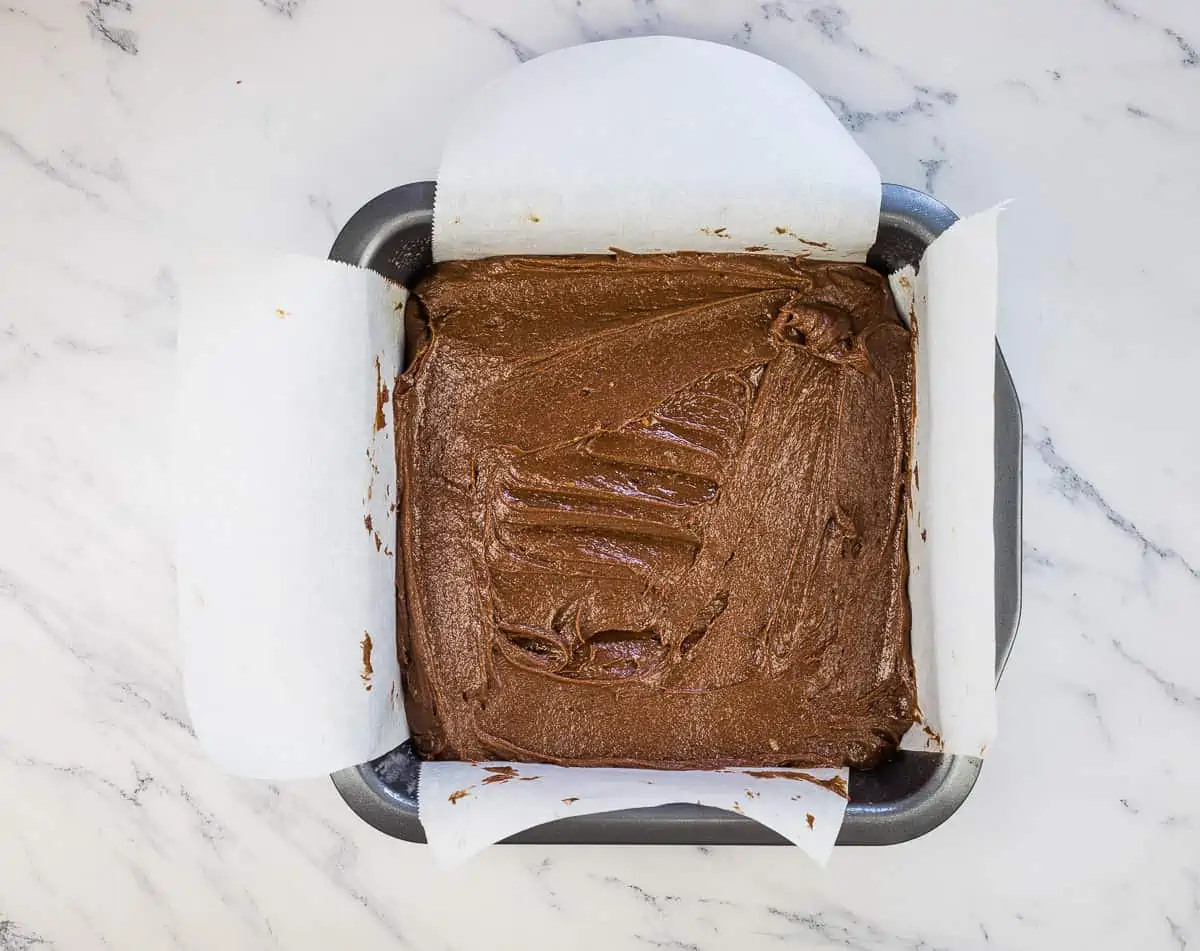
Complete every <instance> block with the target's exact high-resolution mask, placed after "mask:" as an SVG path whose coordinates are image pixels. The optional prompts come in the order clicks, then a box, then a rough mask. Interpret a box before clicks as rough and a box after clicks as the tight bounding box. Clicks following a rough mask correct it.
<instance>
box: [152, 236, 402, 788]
mask: <svg viewBox="0 0 1200 951" xmlns="http://www.w3.org/2000/svg"><path fill="white" fill-rule="evenodd" d="M181 291H182V305H183V308H182V316H181V323H180V327H179V366H178V374H179V377H178V380H179V382H178V391H177V412H176V424H175V431H174V433H173V436H174V444H175V457H176V458H175V495H176V504H177V512H178V522H177V527H176V538H177V550H176V567H177V572H178V581H179V629H180V633H181V635H182V638H183V648H184V688H185V690H186V693H187V702H188V710H189V712H190V713H191V718H192V725H193V726H194V727H195V730H196V734H197V736H198V737H199V739H200V742H201V743H202V744H203V745H204V748H205V749H206V750H207V751H208V753H209V755H210V756H212V757H213V758H214V759H215V760H216V761H217V762H218V763H220V765H221V766H223V767H224V768H225V769H227V770H229V771H230V772H234V773H239V774H242V775H246V776H261V777H269V778H276V779H279V778H290V777H298V776H314V775H320V774H322V773H328V772H331V771H333V770H336V769H340V768H342V767H344V766H348V765H351V764H353V763H360V762H363V761H365V760H368V759H372V758H374V757H376V756H380V755H382V754H383V753H386V752H387V751H388V750H391V749H393V748H395V747H396V746H397V745H399V744H400V743H402V742H403V741H404V740H405V739H406V738H407V737H408V728H407V724H406V722H405V719H404V705H403V700H402V696H401V694H400V690H399V674H398V670H397V663H396V646H395V645H396V620H395V614H396V608H395V573H394V565H395V556H394V554H393V551H392V548H393V546H394V544H395V541H394V540H395V538H396V515H395V503H396V458H395V449H394V427H393V420H392V403H391V400H390V399H388V398H386V394H385V393H384V392H383V390H384V388H385V387H386V388H387V390H388V391H389V392H390V389H391V387H392V385H393V383H394V381H395V378H396V375H397V372H398V369H397V367H398V363H399V361H400V359H401V347H402V346H403V336H402V334H401V332H400V314H399V313H397V311H396V308H397V307H398V306H401V304H402V302H403V300H404V299H405V298H406V296H407V292H406V291H405V290H404V289H403V288H400V287H396V286H395V285H392V284H389V283H388V282H387V281H385V280H383V278H381V277H379V276H378V275H376V274H373V273H371V272H369V271H363V270H360V269H358V268H351V267H347V266H346V265H343V264H337V263H334V262H329V261H317V260H309V259H306V258H300V257H284V256H275V257H270V256H251V257H235V256H233V255H207V254H204V255H198V256H196V259H195V261H194V263H193V265H192V267H191V268H190V269H189V272H188V273H185V274H184V275H183V276H182V280H181Z"/></svg>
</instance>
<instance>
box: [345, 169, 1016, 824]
mask: <svg viewBox="0 0 1200 951" xmlns="http://www.w3.org/2000/svg"><path fill="white" fill-rule="evenodd" d="M434 188H435V183H434V182H414V183H412V184H410V185H404V186H401V187H400V188H394V189H392V190H391V191H388V192H385V193H384V194H382V195H380V196H379V197H378V198H375V199H373V200H371V201H370V202H368V203H367V204H366V205H364V206H363V207H362V208H361V209H359V210H358V211H357V212H356V213H355V214H354V216H353V217H352V218H351V219H350V220H349V221H348V222H347V223H346V225H345V227H344V228H342V230H341V233H340V234H339V235H338V236H337V240H336V241H334V244H333V248H332V249H331V250H330V252H329V257H330V258H331V259H333V260H335V261H343V262H345V263H347V264H355V265H358V266H360V267H366V268H370V269H371V270H373V271H376V272H378V273H379V274H381V275H383V276H384V277H386V278H388V279H390V280H392V281H396V282H398V283H401V284H408V283H409V282H410V281H411V280H412V279H413V278H414V277H416V275H417V274H418V273H419V272H420V271H422V270H423V269H424V268H426V267H428V266H429V265H430V264H431V263H432V260H433V255H432V226H433V196H434ZM956 220H957V219H956V216H955V215H954V213H953V212H952V211H950V209H949V208H947V207H946V206H945V205H943V204H942V203H941V202H939V201H937V200H936V199H934V198H931V197H930V196H929V195H926V194H924V193H923V192H919V191H916V190H915V189H911V188H905V187H904V186H901V185H886V184H885V185H884V186H883V201H882V205H881V208H880V214H879V234H878V237H877V238H876V241H875V245H874V247H873V248H872V249H871V252H870V254H869V255H868V256H867V263H868V264H869V265H871V266H872V267H874V268H875V269H876V270H878V271H881V272H883V273H885V274H888V273H891V272H892V271H895V270H897V269H899V268H901V267H903V266H904V265H906V264H913V265H915V264H917V263H918V262H919V261H920V259H921V255H922V254H923V253H924V251H925V248H926V247H928V245H929V244H930V242H931V241H933V239H934V238H936V237H937V236H938V235H939V234H941V233H942V232H943V231H945V230H946V229H947V228H948V227H950V225H951V224H953V223H954V222H955V221H956ZM995 406H996V453H995V455H996V489H995V508H994V523H995V541H996V677H997V679H999V677H1000V674H1001V671H1002V670H1003V669H1004V663H1005V661H1006V660H1007V658H1008V653H1009V651H1010V650H1011V648H1012V644H1013V639H1014V638H1015V636H1016V632H1017V622H1018V619H1019V616H1020V610H1021V407H1020V403H1019V402H1018V401H1017V393H1016V390H1015V389H1014V388H1013V382H1012V377H1011V376H1010V375H1009V372H1008V367H1007V365H1006V364H1005V362H1004V355H1003V354H1002V353H1001V352H1000V347H999V345H997V347H996V398H995ZM981 766H982V760H979V759H975V758H972V757H967V756H950V755H946V754H941V753H915V752H908V751H904V750H901V751H899V752H897V753H896V755H895V756H894V757H893V758H892V759H891V760H890V761H889V762H887V763H884V764H883V765H881V766H878V767H876V768H874V769H871V770H851V772H850V802H849V805H848V806H847V808H846V818H845V821H844V823H843V824H842V829H841V832H840V834H839V835H838V840H837V844H838V845H891V844H894V843H897V842H905V841H908V840H909V839H915V838H917V837H918V836H920V835H924V834H925V833H926V832H928V831H929V830H931V829H933V828H935V827H936V826H938V825H940V824H941V823H943V822H945V821H946V820H947V819H948V818H950V816H951V815H953V814H954V812H955V810H957V809H958V807H959V806H961V805H962V803H963V802H964V801H965V800H966V798H967V796H968V795H969V794H970V792H971V788H972V787H973V786H974V785H975V780H976V777H978V775H979V770H980V768H981ZM419 771H420V760H419V759H418V757H417V755H416V753H415V752H414V750H413V749H412V746H411V744H410V743H404V744H403V745H402V746H399V747H397V748H396V749H395V750H393V751H392V752H390V753H388V754H387V755H385V756H382V757H380V758H379V759H377V760H374V761H372V762H370V763H363V764H361V765H359V766H354V767H351V768H349V769H343V770H340V771H339V772H337V773H334V774H333V777H332V779H333V783H334V785H335V786H336V787H337V790H338V792H339V793H341V795H342V798H343V799H345V800H346V802H347V803H348V804H349V806H350V808H351V809H353V810H354V811H355V812H356V813H357V814H358V815H359V816H360V817H361V818H362V819H364V820H365V821H366V822H368V823H369V824H371V825H373V826H374V827H375V828H376V829H379V830H380V831H381V832H386V833H387V834H388V835H392V836H395V837H397V838H400V839H405V840H407V841H409V842H424V841H425V830H424V829H423V828H422V827H421V822H420V820H419V819H418V818H417V799H418V795H419V791H418V788H417V779H418V775H419ZM505 841H506V842H521V843H562V844H568V843H579V844H590V843H611V844H618V843H628V844H642V845H645V844H663V845H668V844H670V845H786V844H788V842H787V840H786V839H784V838H783V837H782V836H780V835H778V834H777V833H775V832H773V831H771V830H770V829H768V828H766V827H765V826H761V825H759V824H758V823H756V822H754V821H753V820H751V819H747V818H744V817H742V816H739V815H736V814H734V813H732V812H727V811H725V810H721V809H713V808H709V807H706V806H697V805H693V804H684V803H680V804H674V805H664V806H654V807H651V808H646V809H629V810H625V811H622V812H607V813H600V814H597V815H589V816H579V817H575V818H569V819H559V820H557V821H555V822H549V823H546V824H545V825H541V826H537V827H536V828H532V829H526V830H525V831H523V832H519V833H517V834H516V835H514V836H512V837H510V838H508V839H506V840H505Z"/></svg>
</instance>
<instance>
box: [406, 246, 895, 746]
mask: <svg viewBox="0 0 1200 951" xmlns="http://www.w3.org/2000/svg"><path fill="white" fill-rule="evenodd" d="M415 294H416V297H417V299H418V300H419V305H418V306H419V307H420V308H423V316H424V318H425V319H426V320H427V321H428V333H427V334H426V336H425V339H424V341H423V342H422V343H421V345H420V347H419V348H418V350H417V353H416V355H415V357H414V360H413V363H412V365H411V366H410V368H409V370H408V372H407V373H406V375H405V377H404V378H403V379H402V380H401V383H400V386H399V387H398V391H397V393H396V396H395V400H396V410H397V411H396V419H397V421H398V423H397V425H398V429H399V433H398V439H397V444H398V449H397V452H398V455H399V463H400V473H401V480H402V492H401V508H400V521H399V536H400V537H399V543H400V549H399V551H400V552H401V553H402V556H403V557H402V567H401V571H402V575H403V576H402V578H401V585H400V587H401V589H402V591H403V592H404V594H403V597H402V599H401V603H400V609H399V615H400V652H401V665H402V668H403V670H404V672H405V689H406V697H407V711H408V717H409V722H410V724H411V727H412V731H413V736H414V740H415V742H416V745H417V748H418V749H419V750H420V752H421V753H422V754H424V755H425V756H428V757H434V758H440V759H464V760H487V759H510V760H534V761H544V762H551V763H562V764H573V765H621V766H654V767H669V768H685V767H686V768H707V767H720V766H729V765H754V766H785V765H787V766H792V765H794V766H840V765H852V766H867V765H870V764H873V763H875V762H877V761H878V760H880V759H881V758H882V757H883V756H885V755H886V754H887V753H888V752H889V751H891V750H892V749H894V747H895V745H896V743H897V742H898V740H899V738H900V736H901V735H902V734H903V733H904V731H905V730H906V729H907V728H908V726H909V725H910V724H911V723H912V721H913V715H914V710H915V703H914V699H915V688H914V676H913V666H912V655H911V651H910V648H909V603H908V595H907V590H906V585H907V579H908V561H907V557H906V554H905V507H906V504H907V488H906V483H907V478H906V470H907V464H908V451H909V428H910V422H911V418H912V409H913V407H912V400H913V341H912V336H911V334H910V333H909V331H908V330H907V329H906V328H905V327H904V326H903V325H902V324H901V323H900V321H899V319H898V318H897V316H896V312H895V307H894V304H893V302H892V298H891V295H890V292H889V291H888V287H887V283H886V281H885V280H884V279H883V278H882V277H881V276H880V275H878V274H876V273H875V272H873V271H871V270H870V269H868V268H866V267H862V266H859V265H849V264H818V263H807V262H804V261H801V260H793V259H790V258H782V257H761V256H752V255H736V254H696V253H677V254H661V255H645V256H639V255H630V254H623V253H617V254H615V255H611V256H579V257H560V258H530V257H525V258H522V257H502V258H492V259H488V260H483V261H461V262H451V263H448V264H441V265H438V266H436V267H435V268H433V269H432V270H431V271H430V272H428V274H427V275H426V276H425V277H424V278H423V279H422V280H421V281H420V282H419V283H418V285H417V286H416V288H415Z"/></svg>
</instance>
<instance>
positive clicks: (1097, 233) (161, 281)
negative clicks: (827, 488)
mask: <svg viewBox="0 0 1200 951" xmlns="http://www.w3.org/2000/svg"><path fill="white" fill-rule="evenodd" d="M644 33H675V34H681V35H687V36H695V37H700V38H704V39H710V40H716V41H720V42H725V43H730V44H734V45H738V46H742V47H745V48H747V49H751V50H753V51H755V52H758V53H760V54H763V55H765V56H768V57H770V58H772V59H775V60H777V61H779V62H780V63H782V64H784V65H786V66H787V67H789V68H791V69H793V70H795V71H796V72H798V73H799V74H800V75H802V76H803V77H804V78H805V79H806V80H807V81H808V82H809V83H811V84H812V85H813V86H814V88H816V89H817V90H818V91H819V92H820V93H821V94H822V95H823V96H824V97H825V99H826V101H827V102H828V103H829V105H830V107H831V108H832V109H833V110H834V112H835V113H836V114H837V115H838V116H839V118H840V119H841V120H842V122H843V123H844V124H845V125H846V127H847V128H848V129H850V131H851V132H852V133H853V135H854V136H855V137H856V138H857V139H858V141H859V142H860V143H861V144H862V146H863V147H864V148H865V149H866V150H867V152H868V153H869V154H870V155H871V157H872V158H873V159H874V160H875V162H876V164H877V165H878V166H879V168H880V170H881V172H882V174H883V177H884V179H885V180H888V181H895V182H902V183H906V184H911V185H915V186H917V187H921V188H924V189H926V190H928V191H931V192H933V193H934V194H935V195H937V196H938V197H939V198H941V199H942V200H943V201H945V202H947V203H948V204H949V205H950V206H951V207H953V208H955V209H956V210H958V211H959V212H961V213H965V212H971V211H975V210H979V209H981V208H984V207H987V206H988V205H991V204H992V203H994V202H995V201H996V200H999V199H1003V198H1012V199H1013V203H1012V206H1011V210H1010V211H1009V212H1008V213H1007V214H1006V219H1005V221H1004V224H1003V232H1004V233H1003V238H1002V240H1003V249H1002V250H1003V255H1004V258H1003V262H1004V281H1003V293H1002V300H1001V312H1000V337H1001V342H1002V344H1003V346H1004V349H1005V353H1006V355H1007V357H1008V360H1009V363H1010V365H1011V368H1012V371H1013V375H1014V377H1015V379H1016V382H1017V387H1018V390H1019V392H1020V394H1021V397H1022V401H1023V405H1024V410H1025V423H1026V436H1025V463H1026V465H1025V471H1026V482H1025V546H1026V547H1025V579H1024V584H1025V605H1024V616H1023V620H1022V624H1021V633H1020V635H1019V637H1018V640H1017V643H1016V648H1015V650H1014V652H1013V655H1012V658H1011V661H1010V663H1009V666H1008V670H1007V672H1006V674H1005V677H1004V681H1003V683H1002V685H1001V689H1000V693H999V702H1000V714H1001V734H1000V738H999V740H998V741H997V743H996V744H995V746H994V747H993V749H992V750H991V751H990V753H989V759H988V762H987V765H986V767H985V768H984V770H983V774H982V777H981V779H980V782H979V785H978V786H977V788H976V790H975V792H974V794H973V795H972V797H971V799H970V800H969V801H968V803H967V804H966V806H965V807H964V808H963V810H962V811H961V812H960V813H959V814H958V815H957V816H956V817H955V818H954V819H952V820H951V821H950V822H949V823H948V824H947V825H946V826H944V827H943V828H941V829H939V830H937V831H935V832H933V833H931V834H930V835H929V836H927V837H925V838H924V839H921V840H918V841H916V842H912V843H909V844H907V845H903V846H897V847H893V848H888V849H875V850H868V849H860V850H847V849H844V850H841V851H839V852H838V853H837V854H835V856H834V858H833V860H832V862H831V864H830V867H829V868H828V869H827V870H826V871H825V872H823V873H822V872H819V871H817V870H816V869H815V868H812V867H810V866H809V865H808V864H807V863H806V862H805V861H804V860H803V858H802V857H801V856H799V855H798V854H797V853H796V852H794V851H792V850H784V849H777V850H729V849H719V848H713V849H707V848H688V849H650V848H628V849H603V848H560V849H544V848H534V847H527V848H508V849H493V850H490V851H489V852H488V853H486V854H485V855H484V856H483V857H481V858H480V859H479V860H478V861H476V862H474V863H472V864H471V865H469V866H468V867H467V868H465V869H463V870H462V871H460V872H457V873H453V874H444V873H440V872H438V871H436V870H435V869H434V868H433V866H432V864H431V862H430V860H429V859H428V857H427V856H426V855H425V854H424V853H423V852H422V850H421V849H420V848H419V847H415V846H409V845H406V844H403V843H399V842H394V841H391V840H389V839H386V838H384V837H382V836H380V835H378V834H376V833H374V832H373V831H372V830H371V829H369V828H367V827H366V826H365V825H363V824H361V823H360V822H359V821H358V820H357V819H356V818H355V817H354V816H353V815H352V814H351V813H350V812H349V811H348V810H347V809H346V808H345V807H344V806H343V805H342V803H341V801H340V800H339V799H338V797H337V795H336V793H335V792H334V790H333V789H332V787H331V786H330V784H329V783H328V782H326V781H312V782H304V783H295V784H286V785H279V786H274V785H267V784H262V783H255V782H249V781H243V780H236V779H231V778H228V777H225V776H222V775H219V774H218V773H216V772H215V771H214V770H213V769H212V768H211V767H210V766H209V764H208V763H207V762H206V761H205V760H204V759H203V757H202V756H201V755H200V754H199V752H198V750H197V748H196V745H195V741H194V738H193V737H192V735H191V731H190V729H189V728H188V726H187V716H186V711H185V710H184V708H183V705H182V701H181V698H180V692H179V674H178V668H179V657H178V646H177V644H176V642H175V639H174V632H173V624H174V621H173V618H174V603H173V598H174V588H173V585H174V579H173V573H172V565H171V529H170V512H171V509H170V499H169V491H168V489H169V487H168V485H167V464H166V447H167V442H168V426H169V421H170V397H171V384H172V374H173V363H172V361H173V347H174V319H175V317H174V315H175V306H176V301H175V298H176V280H175V277H174V274H175V272H176V270H177V266H178V262H179V256H178V254H177V253H176V252H175V251H174V250H173V248H174V247H175V245H174V244H173V241H174V239H175V238H176V237H177V236H178V235H180V234H182V235H185V236H198V237H205V238H211V237H219V238H221V239H222V240H225V241H228V242H232V243H235V244H243V245H246V246H266V247H272V248H279V249H285V250H294V251H302V252H307V253H310V254H316V255H323V254H324V253H325V251H326V250H327V248H328V246H329V244H330V242H331V241H332V238H333V236H334V234H335V233H336V231H337V228H338V227H339V226H340V224H341V223H342V222H344V221H345V219H346V218H347V217H348V216H349V215H350V214H351V213H352V212H353V211H354V210H355V209H356V208H357V207H358V206H359V205H361V204H362V203H363V202H364V201H366V200H367V199H369V198H371V197H372V196H374V195H375V194H377V193H379V192H381V191H383V190H385V189H387V188H390V187H392V186H394V185H397V184H401V183H403V182H406V181H410V180H414V179H428V178H432V177H434V176H435V173H436V166H437V156H438V152H439V147H440V142H441V139H442V136H443V134H444V132H445V129H446V127H447V123H448V117H449V116H450V115H451V114H452V113H453V111H454V109H455V108H456V106H457V104H458V103H460V102H461V101H462V99H463V97H464V96H466V95H467V94H469V92H470V91H471V90H473V89H474V88H476V87H477V86H478V85H479V84H480V83H482V82H484V81H486V80H487V79H489V78H490V77H492V76H495V75H497V74H498V73H500V72H501V71H503V70H505V69H508V68H510V67H511V66H512V65H513V64H515V63H517V62H519V61H522V60H525V59H528V58H530V57H533V56H536V55H538V54H540V53H543V52H546V51H548V50H551V49H554V48H557V47H560V46H564V45H567V44H571V43H577V42H581V41H587V40H594V39H599V38H606V37H615V36H627V35H636V34H644ZM1198 50H1200V5H1197V4H1196V3H1194V2H1191V0H1158V2H1154V0H1062V2H1059V3H1054V4H1048V3H1040V2H1036V0H1013V2H1009V3H1004V4H999V3H984V2H968V3H955V2H950V0H929V2H927V3H923V4H891V3H884V2H881V0H848V2H843V3H831V2H821V0H816V2H800V0H770V2H763V3H760V2H749V0H728V2H723V3H719V4H717V3H695V2H686V0H520V2H506V3H496V2H493V0H420V2H418V0H398V2H385V0H344V2H335V0H212V2H207V3H200V2H196V0H191V2H179V3H163V2H153V0H85V2H76V0H0V90H3V92H0V951H30V949H36V951H41V949H91V948H184V949H186V948H196V949H208V948H213V947H220V948H225V949H233V948H247V949H262V948H272V947H280V948H324V947H330V946H333V947H353V948H374V947H388V948H393V947H395V948H406V947H412V948H421V949H426V948H430V949H433V948H437V949H459V948H462V949H466V948H474V947H479V946H482V945H483V944H484V942H485V941H486V942H488V946H489V947H496V948H506V947H523V948H541V947H546V948H557V947H580V948H603V949H613V948H646V949H658V948H663V949H677V951H692V949H696V951H701V949H703V951H708V949H718V948H727V947H739V948H741V947H778V946H789V947H792V946H794V947H807V948H851V949H876V948H879V949H883V948H901V949H914V951H915V949H923V951H934V949H955V951H971V949H991V948H1004V949H1009V948H1060V947H1094V948H1109V947H1111V948H1128V947H1130V946H1135V947H1137V948H1139V949H1145V951H1150V949H1160V948H1161V949H1164V951H1185V949H1188V948H1190V947H1200V759H1198V758H1197V757H1196V755H1195V754H1196V752H1197V749H1198V747H1200V503H1198V501H1197V498H1198V496H1200V426H1198V425H1197V421H1196V406H1197V405H1198V403H1200V397H1198V393H1200V373H1198V372H1197V370H1196V366H1197V357H1196V354H1197V353H1198V352H1200V267H1197V266H1196V264H1195V262H1194V260H1193V258H1194V254H1193V253H1192V250H1191V249H1192V247H1193V245H1194V242H1195V229H1196V221H1197V219H1198V218H1200V176H1197V174H1196V169H1197V167H1198V166H1200V54H1198V52H1197V51H1198ZM464 902H466V903H469V904H467V905H465V907H464Z"/></svg>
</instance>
